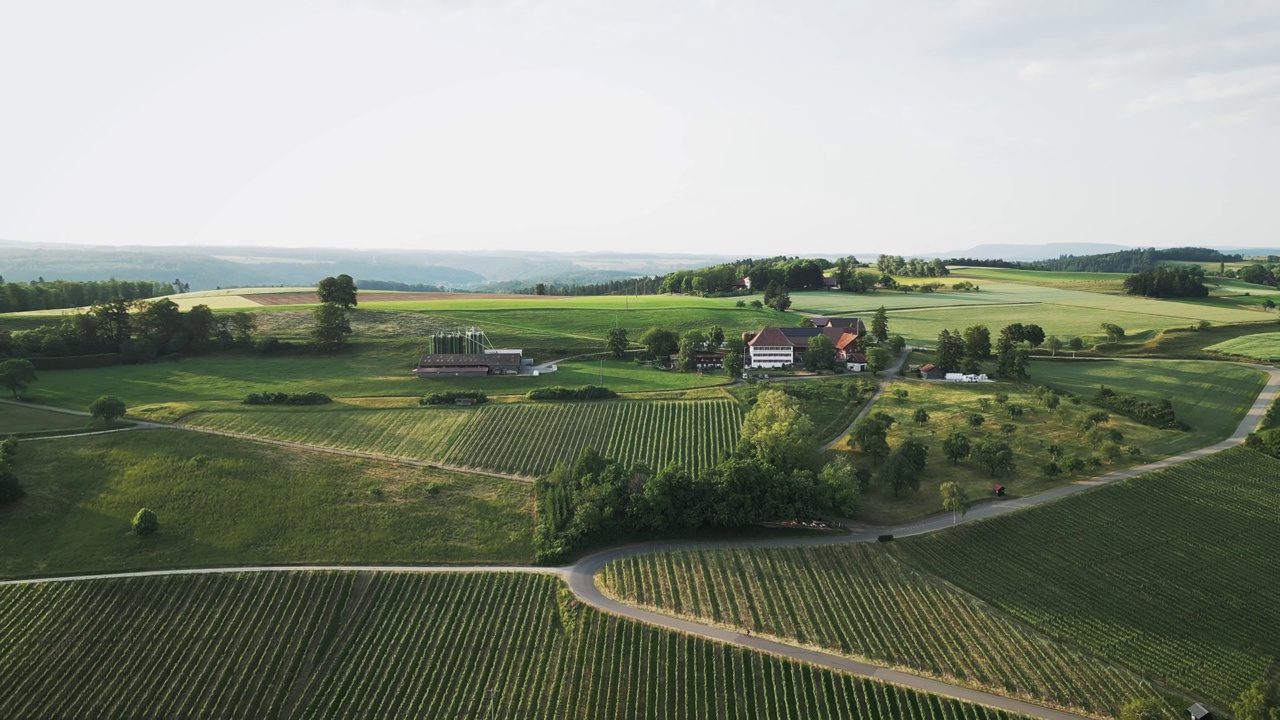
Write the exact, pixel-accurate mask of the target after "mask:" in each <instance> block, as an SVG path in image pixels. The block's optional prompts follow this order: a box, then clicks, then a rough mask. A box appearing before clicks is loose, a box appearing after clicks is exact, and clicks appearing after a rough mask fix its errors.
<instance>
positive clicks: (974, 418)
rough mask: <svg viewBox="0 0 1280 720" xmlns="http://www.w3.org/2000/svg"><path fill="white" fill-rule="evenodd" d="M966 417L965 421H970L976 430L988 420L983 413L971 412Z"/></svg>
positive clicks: (970, 424) (970, 425)
mask: <svg viewBox="0 0 1280 720" xmlns="http://www.w3.org/2000/svg"><path fill="white" fill-rule="evenodd" d="M964 419H965V422H967V423H969V427H971V428H973V429H975V430H976V429H978V427H979V426H981V425H982V423H983V422H985V421H986V418H985V417H983V416H982V413H969V414H968V415H966V416H965V418H964Z"/></svg>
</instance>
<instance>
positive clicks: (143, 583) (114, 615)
mask: <svg viewBox="0 0 1280 720" xmlns="http://www.w3.org/2000/svg"><path fill="white" fill-rule="evenodd" d="M561 592H564V590H563V585H562V584H561V583H560V581H559V580H557V579H555V578H552V577H549V576H540V575H515V574H511V575H500V574H449V575H442V574H436V575H433V574H392V573H355V572H343V573H306V572H288V573H261V574H239V575H213V576H180V577H160V578H139V579H122V580H97V581H83V582H76V583H65V584H45V585H39V584H37V585H26V586H10V587H0V618H4V619H5V622H3V623H0V666H2V667H4V668H5V680H6V690H7V691H6V692H5V693H3V694H0V715H3V716H5V717H95V718H132V717H138V716H139V715H146V716H151V717H184V718H226V717H299V718H387V717H423V718H462V717H465V718H484V717H501V718H514V717H520V718H556V719H559V718H566V717H591V718H637V717H652V718H687V719H689V720H693V719H694V718H698V719H701V718H760V717H769V718H783V717H785V718H796V719H802V718H815V719H817V718H833V717H859V718H866V719H867V720H891V719H893V720H897V719H900V718H908V717H909V718H919V719H921V720H1005V718H1011V717H1013V716H1009V715H1006V714H1005V713H1001V712H997V711H992V710H987V709H985V708H982V707H979V706H974V705H967V704H963V703H960V702H956V701H952V700H944V699H941V698H938V697H936V696H929V695H924V694H921V693H916V692H912V691H909V690H905V689H901V688H897V687H895V686H891V685H886V684H882V683H877V682H873V681H870V680H863V679H859V678H854V677H852V676H848V675H841V674H836V673H831V672H826V671H822V670H816V669H813V668H812V667H811V666H808V665H804V664H800V663H794V662H788V661H785V660H781V659H778V658H775V657H772V656H769V655H764V654H760V653H753V652H749V651H746V650H741V649H736V648H732V647H728V646H725V645H721V644H718V643H712V642H709V641H705V640H700V639H697V638H693V637H690V636H686V635H680V634H677V633H672V632H666V631H662V630H658V629H654V628H649V627H646V626H643V625H639V624H635V623H630V622H627V621H624V620H620V619H617V618H613V617H611V616H607V615H604V614H600V613H596V612H594V611H591V610H588V609H583V608H580V607H574V606H572V604H571V603H570V604H562V598H561V597H560V596H559V594H560V593H561Z"/></svg>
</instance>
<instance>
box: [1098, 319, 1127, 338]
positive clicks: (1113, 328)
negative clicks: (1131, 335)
mask: <svg viewBox="0 0 1280 720" xmlns="http://www.w3.org/2000/svg"><path fill="white" fill-rule="evenodd" d="M1100 327H1101V328H1102V332H1104V333H1106V335H1107V342H1110V343H1115V342H1120V341H1121V340H1123V339H1124V328H1122V327H1120V326H1119V325H1116V324H1115V323H1108V322H1104V323H1102V325H1101V326H1100Z"/></svg>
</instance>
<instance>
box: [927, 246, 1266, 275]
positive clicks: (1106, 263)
mask: <svg viewBox="0 0 1280 720" xmlns="http://www.w3.org/2000/svg"><path fill="white" fill-rule="evenodd" d="M1242 258H1243V256H1241V255H1239V254H1227V253H1222V252H1220V251H1218V250H1214V249H1213V248H1204V247H1181V248H1165V249H1163V250H1157V249H1156V248H1136V249H1134V250H1120V251H1118V252H1113V253H1100V254H1097V255H1063V256H1061V257H1058V258H1055V259H1052V260H1031V261H1010V260H989V259H985V258H949V259H947V260H945V261H943V263H944V264H945V265H961V266H969V267H992V268H1008V269H1017V270H1051V271H1058V272H1112V273H1136V272H1141V271H1143V270H1150V269H1153V268H1155V267H1156V266H1157V265H1159V264H1160V263H1161V262H1168V261H1180V262H1216V263H1229V262H1239V261H1240V260H1241V259H1242Z"/></svg>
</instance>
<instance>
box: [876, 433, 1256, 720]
mask: <svg viewBox="0 0 1280 720" xmlns="http://www.w3.org/2000/svg"><path fill="white" fill-rule="evenodd" d="M1277 517H1280V461H1277V460H1274V459H1271V458H1269V457H1267V456H1265V455H1262V454H1261V453H1257V452H1253V451H1251V450H1246V449H1243V448H1239V449H1233V450H1228V451H1226V452H1222V453H1218V454H1215V455H1213V456H1210V457H1207V458H1203V459H1199V460H1194V461H1191V462H1187V463H1183V464H1180V465H1177V466H1174V467H1171V468H1168V469H1166V470H1160V471H1157V472H1153V473H1148V474H1146V475H1142V476H1139V477H1136V478H1132V479H1129V480H1125V481H1122V482H1119V483H1115V484H1112V485H1107V486H1105V487H1102V488H1099V489H1097V490H1093V491H1091V492H1087V493H1082V494H1079V495H1075V496H1072V497H1070V498H1067V499H1063V500H1059V501H1056V502H1052V503H1048V504H1046V505H1043V506H1040V507H1036V508H1033V509H1029V510H1026V511H1023V512H1018V513H1011V514H1007V515H1001V516H998V517H995V518H991V519H987V520H983V521H980V522H976V523H971V524H966V525H962V526H960V527H958V528H956V529H954V530H950V531H947V532H943V533H935V534H930V535H925V536H920V537H916V538H909V539H907V540H904V541H901V542H895V543H894V546H895V547H894V550H895V551H896V554H897V555H898V556H899V557H901V558H902V559H903V560H904V561H907V562H910V563H911V564H913V565H915V566H917V567H920V568H922V569H924V570H926V571H928V572H930V573H932V574H934V575H937V576H939V577H941V578H943V579H945V580H946V581H948V582H950V583H954V584H955V585H957V586H959V587H961V588H964V589H965V590H967V591H969V592H971V593H973V594H974V595H976V596H977V597H979V598H982V599H983V600H985V601H987V602H990V603H991V604H993V605H995V606H996V607H998V608H1000V609H1001V610H1003V611H1004V612H1007V613H1009V614H1010V615H1011V616H1012V617H1014V618H1015V619H1016V620H1018V621H1019V622H1023V623H1026V624H1028V625H1030V626H1031V627H1033V628H1035V629H1037V630H1038V631H1040V632H1042V633H1044V634H1046V635H1048V636H1050V637H1053V638H1056V639H1059V640H1061V641H1063V642H1067V643H1071V644H1073V645H1075V646H1076V647H1079V648H1081V649H1083V650H1084V651H1086V652H1090V653H1094V654H1096V655H1099V656H1102V657H1105V658H1108V659H1110V660H1111V661H1112V662H1115V663H1118V664H1120V665H1122V666H1125V667H1128V668H1130V669H1132V670H1133V671H1135V672H1137V673H1140V674H1142V675H1144V676H1149V677H1156V678H1160V679H1161V680H1162V681H1163V682H1165V683H1167V684H1168V685H1170V686H1172V687H1174V688H1176V689H1178V690H1180V691H1182V692H1185V693H1190V694H1193V695H1195V696H1197V697H1202V698H1206V699H1207V700H1208V701H1209V702H1211V703H1213V704H1214V705H1215V706H1216V707H1218V708H1226V707H1227V706H1228V705H1229V704H1230V703H1231V702H1233V701H1234V700H1235V699H1236V697H1237V696H1238V695H1239V694H1240V692H1241V691H1242V690H1244V689H1245V688H1246V687H1247V686H1248V685H1249V684H1250V683H1252V682H1254V681H1256V680H1259V679H1262V678H1265V677H1267V676H1268V674H1269V673H1272V672H1274V670H1275V663H1276V660H1277V658H1280V583H1276V582H1275V579H1276V578H1277V577H1280V556H1277V554H1276V552H1275V548H1277V547H1280V525H1277V523H1276V518H1277ZM1045 528H1052V532H1046V531H1045ZM1200 530H1204V531H1205V532H1200ZM992 558H998V562H993V561H992Z"/></svg>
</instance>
